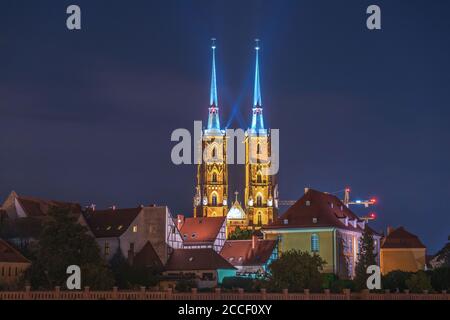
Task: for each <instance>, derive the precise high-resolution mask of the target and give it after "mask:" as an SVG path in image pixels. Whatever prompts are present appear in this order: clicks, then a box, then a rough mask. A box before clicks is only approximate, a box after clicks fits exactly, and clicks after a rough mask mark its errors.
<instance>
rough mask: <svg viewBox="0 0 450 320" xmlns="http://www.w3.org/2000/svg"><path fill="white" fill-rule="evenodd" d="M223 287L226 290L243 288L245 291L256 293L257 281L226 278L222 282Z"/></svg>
mask: <svg viewBox="0 0 450 320" xmlns="http://www.w3.org/2000/svg"><path fill="white" fill-rule="evenodd" d="M222 287H223V288H225V289H238V288H242V289H244V291H255V287H256V280H255V279H252V278H243V277H225V278H223V281H222Z"/></svg>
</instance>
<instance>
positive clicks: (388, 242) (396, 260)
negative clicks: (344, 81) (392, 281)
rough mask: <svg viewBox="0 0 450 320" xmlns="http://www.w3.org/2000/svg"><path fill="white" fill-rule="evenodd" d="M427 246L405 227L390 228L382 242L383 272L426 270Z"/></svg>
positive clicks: (381, 259) (381, 263)
mask: <svg viewBox="0 0 450 320" xmlns="http://www.w3.org/2000/svg"><path fill="white" fill-rule="evenodd" d="M425 264H426V247H425V245H424V244H423V243H422V241H420V239H419V238H418V237H417V236H416V235H415V234H412V233H410V232H408V231H407V230H406V229H405V228H403V227H399V228H397V229H393V228H390V227H389V228H388V231H387V235H386V237H385V238H384V239H383V241H382V244H381V254H380V267H381V273H382V274H387V273H389V272H391V271H394V270H401V271H405V272H416V271H419V270H425Z"/></svg>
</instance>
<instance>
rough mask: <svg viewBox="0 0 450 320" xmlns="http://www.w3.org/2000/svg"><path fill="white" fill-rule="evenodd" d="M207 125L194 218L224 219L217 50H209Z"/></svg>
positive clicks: (224, 141)
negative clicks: (210, 57)
mask: <svg viewBox="0 0 450 320" xmlns="http://www.w3.org/2000/svg"><path fill="white" fill-rule="evenodd" d="M211 49H212V72H211V89H210V101H209V109H208V124H207V127H206V129H205V130H203V132H202V141H201V159H199V161H200V163H199V164H198V165H197V186H196V192H195V196H194V217H226V215H227V212H228V203H227V201H228V168H227V139H226V136H225V131H224V130H222V129H221V126H220V117H219V103H218V98H217V79H216V78H217V77H216V58H215V55H216V46H215V44H214V43H213V45H212V47H211Z"/></svg>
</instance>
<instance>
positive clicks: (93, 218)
mask: <svg viewBox="0 0 450 320" xmlns="http://www.w3.org/2000/svg"><path fill="white" fill-rule="evenodd" d="M79 222H80V224H82V225H85V226H87V227H88V229H89V231H90V233H91V234H92V235H93V236H94V237H95V240H96V241H97V244H98V245H99V247H100V250H101V252H102V255H103V256H104V258H105V260H107V261H110V260H111V259H112V258H113V257H114V255H115V254H116V253H120V254H122V255H123V256H124V257H125V258H126V259H127V260H128V261H129V263H130V264H133V262H134V258H135V257H136V256H137V255H138V254H139V253H140V252H141V250H143V249H145V251H146V252H147V253H148V252H151V251H152V250H154V252H155V253H156V255H157V257H158V259H159V261H160V263H161V264H162V265H164V264H165V263H166V262H167V260H168V258H169V256H170V253H171V251H172V250H173V249H178V248H182V247H183V241H182V239H181V236H180V233H179V231H178V229H177V227H176V225H175V223H174V221H173V219H172V216H171V214H170V212H169V209H168V208H167V207H165V206H162V207H156V206H152V207H137V208H127V209H117V208H114V209H108V210H88V211H86V212H84V213H83V214H82V215H81V216H80V219H79ZM149 246H151V248H149ZM142 255H143V254H141V255H140V256H142ZM156 262H158V261H156Z"/></svg>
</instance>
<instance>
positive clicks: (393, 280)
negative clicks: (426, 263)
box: [382, 270, 412, 292]
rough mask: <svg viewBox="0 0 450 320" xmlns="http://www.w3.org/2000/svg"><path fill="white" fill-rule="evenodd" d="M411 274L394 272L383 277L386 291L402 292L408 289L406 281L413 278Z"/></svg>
mask: <svg viewBox="0 0 450 320" xmlns="http://www.w3.org/2000/svg"><path fill="white" fill-rule="evenodd" d="M411 274H412V273H411V272H406V271H401V270H394V271H391V272H389V273H388V274H386V275H383V277H382V284H383V288H384V289H389V290H392V291H399V292H402V291H404V290H405V289H407V286H406V280H408V279H409V278H410V277H411Z"/></svg>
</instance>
